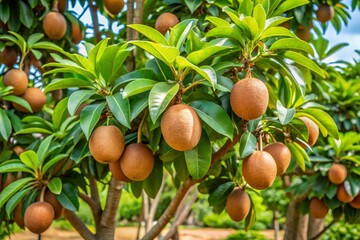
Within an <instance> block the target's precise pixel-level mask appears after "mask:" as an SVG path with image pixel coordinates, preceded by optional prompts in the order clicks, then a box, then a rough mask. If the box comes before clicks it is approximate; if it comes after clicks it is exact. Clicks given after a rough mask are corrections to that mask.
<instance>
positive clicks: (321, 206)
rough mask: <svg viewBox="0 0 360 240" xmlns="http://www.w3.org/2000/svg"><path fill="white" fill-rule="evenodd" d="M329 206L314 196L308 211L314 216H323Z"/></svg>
mask: <svg viewBox="0 0 360 240" xmlns="http://www.w3.org/2000/svg"><path fill="white" fill-rule="evenodd" d="M328 211H329V208H328V207H327V206H326V205H325V203H324V202H323V201H322V200H320V199H318V198H316V197H314V198H313V199H311V201H310V213H311V215H312V216H313V217H315V218H324V217H325V216H326V214H327V213H328Z"/></svg>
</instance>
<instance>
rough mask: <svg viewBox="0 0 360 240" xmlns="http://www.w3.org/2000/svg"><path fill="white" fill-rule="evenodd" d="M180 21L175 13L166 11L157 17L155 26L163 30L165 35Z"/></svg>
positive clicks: (162, 32) (160, 30)
mask: <svg viewBox="0 0 360 240" xmlns="http://www.w3.org/2000/svg"><path fill="white" fill-rule="evenodd" d="M178 23H179V19H178V17H177V16H176V15H175V14H172V13H169V12H166V13H163V14H161V15H160V16H159V17H158V18H157V19H156V22H155V28H156V30H158V31H159V32H161V34H162V35H165V33H166V32H167V31H168V30H170V28H172V27H174V26H175V25H176V24H178Z"/></svg>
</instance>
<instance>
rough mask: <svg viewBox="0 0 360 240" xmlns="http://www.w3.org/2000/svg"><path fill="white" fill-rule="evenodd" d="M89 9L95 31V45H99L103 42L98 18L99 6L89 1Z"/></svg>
mask: <svg viewBox="0 0 360 240" xmlns="http://www.w3.org/2000/svg"><path fill="white" fill-rule="evenodd" d="M88 2H89V8H90V14H91V18H92V22H93V29H94V43H95V44H97V43H98V42H100V41H101V34H100V29H99V19H98V16H97V6H96V4H95V2H94V1H92V0H89V1H88Z"/></svg>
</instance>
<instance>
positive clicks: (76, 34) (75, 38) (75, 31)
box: [71, 22, 84, 44]
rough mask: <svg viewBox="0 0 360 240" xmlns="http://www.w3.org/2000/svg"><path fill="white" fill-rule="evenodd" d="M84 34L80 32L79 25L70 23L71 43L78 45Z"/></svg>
mask: <svg viewBox="0 0 360 240" xmlns="http://www.w3.org/2000/svg"><path fill="white" fill-rule="evenodd" d="M83 38H84V34H83V32H82V31H81V28H80V23H78V22H71V41H72V42H73V43H75V44H78V43H79V42H81V40H83Z"/></svg>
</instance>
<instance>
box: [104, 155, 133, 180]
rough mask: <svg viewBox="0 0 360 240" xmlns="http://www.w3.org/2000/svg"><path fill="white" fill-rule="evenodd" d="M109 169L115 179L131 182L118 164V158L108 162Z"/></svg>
mask: <svg viewBox="0 0 360 240" xmlns="http://www.w3.org/2000/svg"><path fill="white" fill-rule="evenodd" d="M109 169H110V172H111V173H112V175H113V177H114V178H115V179H116V180H120V181H123V182H131V179H129V178H128V177H127V176H126V175H125V174H124V172H123V170H122V169H121V166H120V160H118V161H116V162H111V163H110V164H109Z"/></svg>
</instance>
